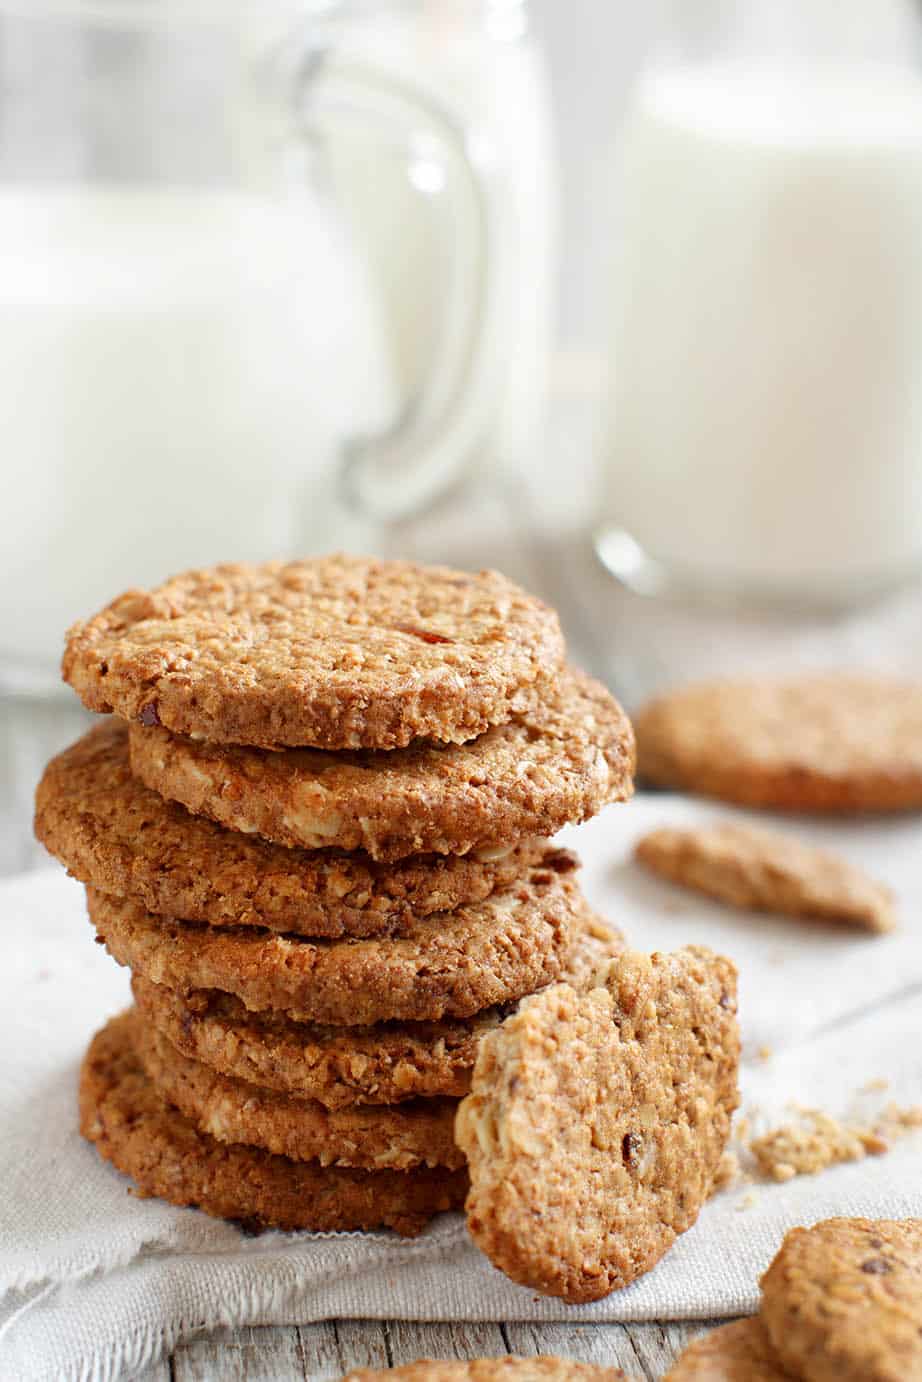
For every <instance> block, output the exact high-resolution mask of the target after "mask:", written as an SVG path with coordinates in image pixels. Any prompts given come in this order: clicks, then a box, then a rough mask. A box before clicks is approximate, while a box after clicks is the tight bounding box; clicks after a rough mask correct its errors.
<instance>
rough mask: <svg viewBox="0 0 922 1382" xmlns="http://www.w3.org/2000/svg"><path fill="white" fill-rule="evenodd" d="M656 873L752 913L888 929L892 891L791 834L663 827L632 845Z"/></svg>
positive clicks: (731, 826) (724, 826) (722, 826)
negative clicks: (775, 914)
mask: <svg viewBox="0 0 922 1382" xmlns="http://www.w3.org/2000/svg"><path fill="white" fill-rule="evenodd" d="M635 853H636V856H637V858H638V859H639V860H640V862H641V863H642V864H646V866H647V868H649V869H651V870H652V871H653V872H654V873H658V874H660V875H661V876H662V877H663V878H668V879H669V880H670V882H672V883H680V884H682V885H683V886H684V887H686V888H695V889H697V891H698V892H702V893H706V894H707V896H708V897H716V898H717V899H718V900H719V901H720V902H728V903H729V904H730V905H731V906H733V907H743V908H749V909H751V910H752V911H757V912H786V913H787V914H788V915H789V916H793V917H816V918H818V919H819V920H823V921H842V922H847V923H848V924H849V925H852V926H861V927H863V928H864V929H865V930H867V931H892V929H893V927H894V924H895V922H894V916H893V894H892V893H891V891H890V889H889V888H887V887H885V886H884V885H883V884H882V883H876V882H875V881H874V879H873V878H869V877H868V876H867V874H866V873H863V872H862V871H861V869H858V868H855V867H854V866H853V865H852V864H849V863H847V862H846V860H844V859H840V858H839V857H838V856H837V855H835V854H829V853H827V851H826V850H822V849H814V848H813V847H812V846H811V845H806V844H804V843H803V842H802V841H800V840H796V839H794V838H793V837H792V836H791V835H781V834H778V833H776V832H775V831H772V830H762V829H759V828H758V827H756V826H750V825H740V824H736V823H733V822H719V821H718V822H715V823H714V824H713V825H704V826H691V827H688V828H686V829H680V828H677V827H674V826H663V827H662V828H661V829H659V830H653V831H651V832H650V834H649V835H644V837H643V839H641V840H639V841H638V842H637V846H636V848H635Z"/></svg>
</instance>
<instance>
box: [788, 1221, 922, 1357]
mask: <svg viewBox="0 0 922 1382" xmlns="http://www.w3.org/2000/svg"><path fill="white" fill-rule="evenodd" d="M761 1284H762V1319H763V1320H764V1321H765V1325H766V1328H767V1330H768V1333H769V1337H770V1338H771V1342H772V1344H773V1346H774V1348H775V1351H776V1352H777V1354H778V1356H779V1358H780V1359H781V1361H782V1362H783V1363H784V1365H785V1367H787V1368H788V1369H789V1370H790V1371H791V1372H792V1373H793V1374H794V1376H795V1377H802V1378H804V1379H805V1382H909V1379H910V1378H922V1219H825V1220H823V1221H822V1222H821V1223H818V1224H814V1225H813V1227H812V1228H809V1229H808V1228H794V1229H791V1231H790V1233H788V1234H786V1235H785V1239H784V1242H783V1243H782V1244H781V1248H780V1249H779V1251H778V1253H777V1255H776V1257H775V1259H774V1261H773V1262H772V1264H771V1266H770V1267H769V1268H768V1271H767V1272H766V1273H765V1275H764V1276H763V1277H762V1283H761Z"/></svg>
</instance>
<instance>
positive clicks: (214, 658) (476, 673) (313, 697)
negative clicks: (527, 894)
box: [62, 555, 564, 749]
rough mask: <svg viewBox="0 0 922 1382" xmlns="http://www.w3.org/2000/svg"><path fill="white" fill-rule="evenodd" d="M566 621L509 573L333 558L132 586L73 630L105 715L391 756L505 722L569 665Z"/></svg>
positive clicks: (72, 660)
mask: <svg viewBox="0 0 922 1382" xmlns="http://www.w3.org/2000/svg"><path fill="white" fill-rule="evenodd" d="M563 651H564V645H563V638H562V635H561V632H560V625H559V623H558V620H557V616H556V614H555V613H554V611H553V610H551V609H549V608H548V606H547V605H545V604H543V603H542V602H541V601H540V600H537V599H535V598H534V597H533V596H531V595H528V594H526V592H525V591H524V590H521V589H520V588H519V587H518V586H516V585H514V584H513V583H512V582H511V581H509V580H507V579H506V577H505V576H501V575H500V574H499V573H498V572H496V571H480V572H477V573H474V572H464V571H453V570H451V569H449V568H448V567H443V566H416V565H413V564H412V563H411V562H404V561H375V560H372V559H370V558H364V557H350V556H343V555H338V556H328V557H317V558H314V559H311V560H307V561H290V562H265V563H263V564H260V565H247V564H228V565H223V566H215V567H211V568H206V569H203V570H198V571H187V572H184V573H183V574H182V575H179V576H174V577H173V578H172V579H170V580H168V581H166V582H164V584H163V585H161V586H158V587H156V588H155V589H153V590H129V591H127V592H126V593H125V594H124V595H120V596H119V598H118V599H116V600H113V601H112V603H111V604H109V605H107V606H106V608H105V609H103V610H101V611H100V612H99V613H98V614H96V615H95V616H94V617H92V618H90V619H87V620H84V621H82V622H80V623H77V624H75V625H74V626H73V628H72V629H71V630H70V631H69V633H68V636H67V646H66V650H65V653H64V662H63V669H62V670H63V675H64V680H65V681H68V682H69V683H70V684H71V686H72V687H73V688H74V690H75V691H76V692H77V694H78V695H79V696H80V698H81V700H82V701H83V703H84V705H86V706H88V707H89V709H90V710H100V711H110V710H114V711H116V712H117V713H118V714H119V715H121V716H122V717H123V718H124V719H126V720H134V721H139V722H140V723H141V724H150V725H156V724H161V725H164V726H165V727H166V728H167V729H170V730H172V731H173V732H174V733H175V734H191V735H197V736H200V737H201V738H203V739H207V740H210V741H211V742H213V743H223V744H259V745H262V746H263V747H266V748H278V747H280V746H282V745H289V746H291V745H305V744H311V745H314V746H315V747H317V748H323V749H345V748H350V749H354V748H378V749H392V748H397V747H401V746H403V745H405V744H408V743H409V742H410V741H411V740H412V739H415V738H418V737H420V736H425V737H427V738H431V739H436V740H439V741H442V742H448V743H463V742H464V740H466V739H472V738H473V737H474V736H475V735H477V734H481V733H482V732H483V731H484V730H485V729H488V728H489V727H490V725H495V724H503V723H504V722H505V721H506V720H508V719H509V717H510V715H512V714H513V712H514V711H515V710H517V709H519V708H520V707H521V706H522V705H523V704H527V703H528V702H529V701H532V700H534V698H535V695H536V691H537V690H538V688H539V687H540V685H541V684H542V683H543V682H544V681H545V680H546V679H548V678H550V677H552V676H553V674H554V671H555V670H556V668H557V666H558V665H559V664H560V662H561V661H562V659H563Z"/></svg>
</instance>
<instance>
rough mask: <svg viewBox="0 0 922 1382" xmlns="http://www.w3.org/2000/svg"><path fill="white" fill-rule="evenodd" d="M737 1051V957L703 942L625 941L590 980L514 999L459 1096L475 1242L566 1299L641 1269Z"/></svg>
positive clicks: (726, 1124) (582, 1297) (727, 1111)
mask: <svg viewBox="0 0 922 1382" xmlns="http://www.w3.org/2000/svg"><path fill="white" fill-rule="evenodd" d="M738 1064H739V1031H738V1026H737V1021H736V972H735V970H734V968H733V965H732V964H731V963H730V962H729V960H725V959H722V958H721V957H719V956H715V955H712V954H711V953H710V952H709V951H707V950H704V949H701V948H697V947H689V948H687V949H684V950H679V951H677V952H676V953H675V954H673V955H659V954H656V955H653V956H647V955H641V954H638V953H636V952H633V951H627V952H625V954H624V955H623V956H621V958H620V959H618V960H615V961H613V963H612V965H611V967H610V969H609V973H608V975H607V977H606V979H605V982H604V984H603V985H602V986H601V987H599V988H595V989H592V990H590V991H589V992H587V993H577V992H576V991H575V990H574V989H573V988H571V987H570V986H569V985H568V984H554V985H552V986H551V987H550V988H549V989H547V990H545V991H544V992H543V993H540V994H537V995H535V996H534V997H532V998H528V999H526V1000H525V1001H524V1002H523V1003H521V1005H520V1006H519V1009H518V1011H517V1012H516V1013H515V1015H514V1016H512V1017H510V1018H508V1019H507V1021H506V1022H505V1023H504V1024H503V1026H502V1027H500V1028H499V1029H498V1030H497V1031H495V1032H491V1033H489V1034H488V1035H487V1036H486V1037H484V1039H483V1040H482V1042H481V1044H480V1049H479V1051H478V1054H477V1063H476V1066H475V1067H474V1075H473V1080H472V1084H471V1093H470V1094H469V1095H468V1097H467V1098H466V1099H464V1100H463V1101H462V1103H461V1105H460V1108H459V1110H458V1119H457V1125H456V1129H455V1135H456V1137H457V1140H458V1143H459V1145H460V1146H461V1147H462V1149H463V1150H464V1152H465V1153H466V1155H467V1158H468V1162H469V1165H470V1172H471V1192H470V1195H469V1196H468V1200H467V1206H466V1209H467V1218H468V1227H469V1228H470V1231H471V1234H472V1236H473V1238H474V1240H475V1242H476V1243H477V1244H478V1246H479V1247H481V1248H482V1249H483V1251H484V1252H485V1253H486V1254H487V1256H488V1257H489V1258H490V1259H491V1260H492V1262H493V1263H494V1264H495V1265H496V1266H497V1267H499V1268H500V1269H501V1270H502V1271H504V1272H505V1273H506V1274H507V1275H508V1276H510V1277H511V1278H512V1279H513V1280H514V1281H518V1282H520V1283H521V1284H522V1285H525V1286H530V1287H532V1288H533V1289H535V1290H537V1291H543V1292H545V1293H546V1294H548V1295H555V1296H561V1297H563V1299H564V1300H567V1301H570V1302H580V1301H589V1300H597V1299H599V1298H600V1297H601V1296H605V1295H607V1294H608V1293H609V1292H610V1291H613V1290H617V1289H618V1288H619V1287H622V1286H626V1285H628V1283H629V1282H631V1281H633V1280H634V1279H635V1278H636V1277H638V1276H640V1275H641V1274H642V1273H643V1272H646V1271H649V1269H650V1268H651V1267H652V1266H653V1265H654V1264H655V1263H656V1262H657V1261H658V1260H659V1258H660V1257H661V1256H662V1255H663V1253H664V1252H665V1251H666V1250H667V1248H669V1247H670V1245H671V1244H672V1243H673V1242H674V1240H675V1238H676V1236H677V1235H678V1234H679V1233H682V1232H684V1230H685V1229H687V1228H690V1227H691V1225H692V1224H693V1223H694V1222H695V1219H696V1218H697V1216H698V1211H699V1209H700V1208H701V1206H702V1204H703V1203H704V1201H705V1200H706V1199H707V1197H708V1195H709V1194H710V1191H711V1188H712V1184H713V1179H714V1175H715V1172H716V1171H717V1167H718V1164H719V1162H720V1158H721V1155H722V1153H723V1150H724V1147H725V1144H726V1141H727V1136H728V1133H729V1129H730V1119H731V1116H732V1113H733V1110H734V1109H735V1108H736V1105H737V1102H738V1095H737V1070H738Z"/></svg>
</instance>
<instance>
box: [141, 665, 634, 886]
mask: <svg viewBox="0 0 922 1382" xmlns="http://www.w3.org/2000/svg"><path fill="white" fill-rule="evenodd" d="M131 766H132V769H133V771H134V772H135V773H137V775H138V776H139V777H140V778H141V779H142V780H143V781H144V782H145V783H146V784H147V786H148V787H150V788H152V789H153V790H154V791H155V792H158V793H159V794H160V795H161V796H164V797H169V798H171V799H172V800H174V801H179V802H181V803H182V804H183V806H186V807H188V809H189V810H190V811H193V812H195V813H196V814H197V815H203V816H209V817H211V819H213V820H216V821H218V822H219V823H220V824H221V825H226V826H229V827H230V829H231V830H239V831H244V832H245V833H248V834H257V835H261V836H262V837H263V838H264V839H267V840H274V841H275V842H276V843H278V844H282V845H289V846H301V847H303V848H306V849H321V848H325V847H332V846H335V847H337V848H339V849H362V850H366V851H367V852H368V853H369V854H370V855H371V856H372V858H374V859H387V860H390V859H399V858H403V857H405V856H406V855H409V854H422V853H429V852H434V853H437V854H464V853H466V852H467V851H468V850H477V849H491V848H494V847H497V846H499V847H504V846H508V845H510V844H512V843H515V842H517V841H518V840H520V839H522V838H523V837H527V836H534V835H553V834H554V832H555V831H557V830H559V829H560V827H561V826H563V825H566V823H567V822H568V821H581V820H585V819H586V818H587V817H588V816H592V815H594V814H595V812H597V811H598V810H600V809H601V807H603V806H604V805H605V804H606V803H607V802H610V801H621V800H624V799H625V798H626V797H628V796H630V794H631V791H632V782H631V774H632V773H633V769H634V746H633V737H632V734H631V727H630V724H629V722H628V720H627V719H626V717H625V715H624V713H623V712H622V710H621V708H620V706H619V705H618V704H617V702H616V701H614V700H613V699H612V698H611V696H610V695H609V694H608V692H607V691H606V690H605V689H604V687H602V686H600V685H599V684H598V682H594V681H592V680H590V678H588V677H585V676H583V675H582V674H581V673H579V672H573V671H567V672H565V673H564V674H562V676H561V678H560V680H559V682H558V683H557V684H556V685H555V686H554V687H553V688H552V689H549V690H548V691H547V694H546V697H545V699H544V701H543V702H542V703H541V704H540V705H539V706H538V707H537V709H535V710H534V711H533V712H528V713H522V714H518V715H516V716H515V717H514V718H513V719H512V720H510V721H509V723H508V724H505V725H501V726H499V727H497V728H495V729H491V730H490V731H489V732H488V733H486V734H483V735H481V736H480V738H479V739H475V740H474V741H473V742H472V743H469V744H461V745H453V746H448V747H445V746H439V745H435V744H413V745H411V746H410V747H409V748H406V749H399V750H395V751H394V752H393V753H386V754H385V753H349V754H335V755H334V754H330V753H316V752H311V751H310V750H305V749H301V750H292V751H291V752H288V753H266V752H264V751H261V750H259V749H247V748H227V747H222V746H220V745H215V744H207V743H202V742H199V741H197V740H193V739H188V738H177V737H176V736H175V735H171V734H168V733H167V732H166V731H165V730H162V729H159V730H157V729H145V728H143V727H142V726H139V725H132V728H131Z"/></svg>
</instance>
